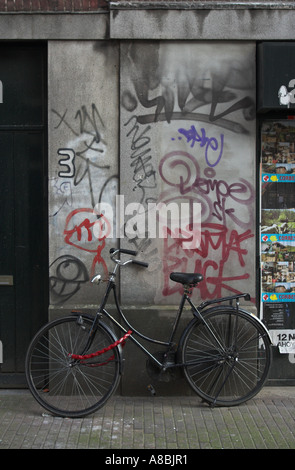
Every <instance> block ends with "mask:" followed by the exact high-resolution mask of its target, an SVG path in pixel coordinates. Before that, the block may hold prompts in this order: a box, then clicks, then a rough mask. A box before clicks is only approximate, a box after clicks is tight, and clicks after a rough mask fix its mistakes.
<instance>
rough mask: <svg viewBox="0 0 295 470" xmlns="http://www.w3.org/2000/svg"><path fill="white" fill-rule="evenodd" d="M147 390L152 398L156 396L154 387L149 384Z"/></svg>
mask: <svg viewBox="0 0 295 470" xmlns="http://www.w3.org/2000/svg"><path fill="white" fill-rule="evenodd" d="M147 389H148V391H149V392H151V394H152V395H153V396H155V395H156V390H155V389H154V387H153V386H152V385H151V384H149V385H148V386H147Z"/></svg>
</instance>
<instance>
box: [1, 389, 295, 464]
mask: <svg viewBox="0 0 295 470" xmlns="http://www.w3.org/2000/svg"><path fill="white" fill-rule="evenodd" d="M294 405H295V387H265V388H264V389H263V390H262V391H261V392H260V394H259V395H257V396H256V397H255V398H254V399H252V400H250V401H249V402H247V403H246V404H243V405H240V406H238V407H231V408H214V409H211V408H210V407H208V405H206V404H203V403H202V402H201V400H200V399H199V398H198V397H194V396H190V397H187V396H186V397H158V396H156V397H152V396H148V397H121V396H115V397H113V398H112V399H111V400H110V401H109V402H108V403H107V404H106V406H105V407H104V408H103V409H102V410H99V411H98V412H96V413H95V414H93V415H90V416H88V417H86V418H81V419H68V418H58V417H53V416H51V415H50V414H48V413H47V412H46V411H45V410H43V409H42V408H41V407H40V406H39V405H38V403H37V402H36V401H35V400H34V399H33V397H32V396H31V395H30V393H29V392H28V391H26V390H23V391H16V390H0V450H1V449H107V450H108V451H107V452H109V451H110V450H114V453H113V454H112V453H110V454H109V455H119V454H117V453H116V450H118V449H126V450H127V449H128V451H130V450H131V449H133V450H134V449H138V450H140V449H146V450H150V451H152V450H156V449H162V450H163V449H166V452H169V450H172V449H174V450H175V449H178V450H179V449H182V450H185V449H187V450H189V449H295V425H294V424H295V423H294V419H295V406H294ZM102 455H105V454H102ZM107 455H108V454H107ZM104 458H105V457H104ZM140 468H142V467H140Z"/></svg>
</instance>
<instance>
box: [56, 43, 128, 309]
mask: <svg viewBox="0 0 295 470" xmlns="http://www.w3.org/2000/svg"><path fill="white" fill-rule="evenodd" d="M118 52H119V51H118V48H117V47H116V46H113V45H112V44H111V43H107V42H103V41H102V42H92V41H91V42H88V41H81V42H80V41H79V42H76V41H70V42H58V41H57V42H49V51H48V61H49V67H48V70H49V82H48V83H49V85H48V90H49V108H48V109H49V122H48V130H49V247H50V250H49V251H50V253H49V255H50V260H49V264H50V272H49V275H50V294H51V305H62V306H67V305H71V306H72V305H79V304H81V305H85V304H87V305H89V304H90V305H91V304H93V303H96V299H97V292H96V290H95V289H94V288H93V286H92V285H90V284H89V282H87V281H88V280H89V277H91V276H92V275H93V274H94V273H95V272H97V270H98V269H100V268H101V269H102V271H103V272H106V273H107V271H108V268H107V264H106V263H107V261H108V257H107V258H106V259H105V252H106V251H108V250H107V249H109V248H110V247H111V246H113V244H115V243H116V241H115V239H108V240H106V237H105V236H104V234H103V233H102V232H101V233H98V232H96V235H95V234H94V232H95V227H97V224H96V225H95V223H96V222H97V217H96V215H95V213H94V212H93V209H94V207H95V205H96V204H97V203H98V202H99V200H100V199H101V198H103V200H105V201H108V202H109V203H110V204H113V199H114V197H115V195H116V194H117V192H118V189H117V187H118V63H119V54H118ZM98 228H99V227H98Z"/></svg>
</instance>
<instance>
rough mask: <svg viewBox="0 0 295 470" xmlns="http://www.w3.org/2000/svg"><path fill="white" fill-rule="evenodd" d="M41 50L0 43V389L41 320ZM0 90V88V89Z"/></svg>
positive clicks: (14, 375)
mask: <svg viewBox="0 0 295 470" xmlns="http://www.w3.org/2000/svg"><path fill="white" fill-rule="evenodd" d="M45 59H46V48H45V47H44V46H42V45H37V46H35V45H22V44H13V45H10V44H1V43H0V80H1V87H2V102H1V98H0V168H1V170H0V188H1V199H0V201H1V202H0V216H1V223H0V241H1V244H0V341H1V343H0V387H1V388H10V387H22V386H24V385H25V379H24V360H25V354H26V349H27V347H28V343H29V341H30V339H31V337H32V335H33V334H34V332H35V331H36V330H37V329H38V328H39V327H40V325H41V324H43V323H44V322H45V321H46V319H47V306H48V300H47V298H48V293H47V290H48V288H47V286H48V273H47V271H48V270H47V265H48V261H47V251H48V250H47V224H46V220H47V209H46V206H47V190H46V172H47V169H46V160H47V159H46V148H47V143H46V131H45V123H46V121H45V116H46V89H45V74H46V68H45V63H46V60H45ZM0 91H1V88H0Z"/></svg>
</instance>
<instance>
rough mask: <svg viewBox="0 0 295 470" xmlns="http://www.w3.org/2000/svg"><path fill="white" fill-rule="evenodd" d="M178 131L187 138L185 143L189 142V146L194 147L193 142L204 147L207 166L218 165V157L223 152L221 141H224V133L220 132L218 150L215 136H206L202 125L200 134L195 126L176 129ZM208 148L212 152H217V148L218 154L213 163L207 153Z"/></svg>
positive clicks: (219, 157)
mask: <svg viewBox="0 0 295 470" xmlns="http://www.w3.org/2000/svg"><path fill="white" fill-rule="evenodd" d="M178 132H179V133H180V134H182V135H184V136H185V137H186V139H187V143H189V142H190V145H191V147H194V145H195V143H196V142H197V143H199V144H200V147H205V159H206V163H207V165H208V166H210V167H211V168H213V167H214V166H216V165H218V163H219V162H220V159H221V157H222V154H223V141H224V135H223V134H220V150H219V143H218V141H217V139H215V137H207V136H206V131H205V129H204V128H203V127H202V128H201V135H200V134H199V133H198V131H197V129H196V128H195V126H191V128H190V129H188V130H186V129H182V128H181V129H178ZM210 149H211V150H212V151H213V152H217V151H218V150H219V155H218V157H217V160H216V161H215V162H214V163H210V161H209V157H208V153H209V151H210Z"/></svg>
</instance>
